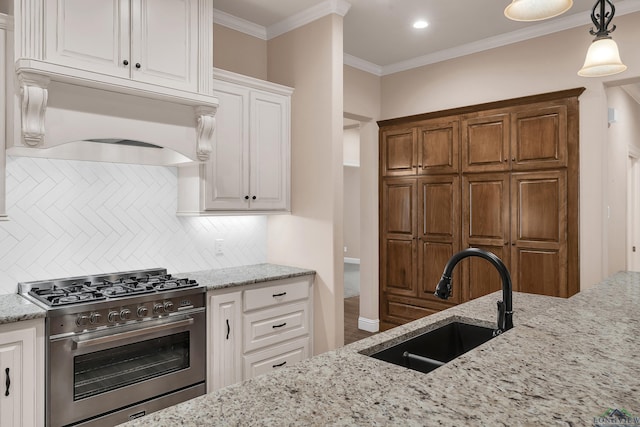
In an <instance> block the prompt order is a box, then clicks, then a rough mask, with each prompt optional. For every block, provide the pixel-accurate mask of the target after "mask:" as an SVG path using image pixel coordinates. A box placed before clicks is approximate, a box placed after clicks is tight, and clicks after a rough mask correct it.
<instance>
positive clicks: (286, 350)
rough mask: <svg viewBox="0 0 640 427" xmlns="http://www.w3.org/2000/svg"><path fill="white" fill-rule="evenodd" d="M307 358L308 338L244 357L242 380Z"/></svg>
mask: <svg viewBox="0 0 640 427" xmlns="http://www.w3.org/2000/svg"><path fill="white" fill-rule="evenodd" d="M308 357H309V338H308V337H306V338H303V339H299V340H296V341H293V342H290V343H287V344H283V345H279V346H277V347H272V348H269V349H267V350H263V351H259V352H256V353H253V354H250V355H248V356H244V379H245V380H247V379H249V378H253V377H255V376H257V375H261V374H265V373H267V372H271V371H273V370H276V369H281V368H284V367H286V366H291V365H293V364H295V363H297V362H299V361H301V360H304V359H306V358H308Z"/></svg>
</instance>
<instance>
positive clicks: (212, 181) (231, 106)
mask: <svg viewBox="0 0 640 427" xmlns="http://www.w3.org/2000/svg"><path fill="white" fill-rule="evenodd" d="M214 96H216V97H217V98H218V100H219V102H220V106H219V107H218V111H217V113H216V128H215V130H214V135H213V152H212V153H211V156H210V160H209V161H208V162H207V163H206V165H205V176H206V181H205V184H204V196H203V197H204V207H205V209H206V210H246V209H248V208H249V202H248V196H249V124H248V120H249V91H248V90H247V89H244V88H241V87H238V86H236V85H231V84H226V83H224V82H216V83H215V86H214ZM245 197H246V198H247V199H245Z"/></svg>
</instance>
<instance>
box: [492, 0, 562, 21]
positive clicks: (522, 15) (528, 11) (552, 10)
mask: <svg viewBox="0 0 640 427" xmlns="http://www.w3.org/2000/svg"><path fill="white" fill-rule="evenodd" d="M572 5H573V0H513V1H512V2H511V4H510V5H509V6H507V7H506V9H505V10H504V15H505V16H506V17H507V18H509V19H512V20H514V21H540V20H543V19H547V18H553V17H554V16H558V15H561V14H563V13H564V12H566V11H567V10H569V9H570V8H571V6H572Z"/></svg>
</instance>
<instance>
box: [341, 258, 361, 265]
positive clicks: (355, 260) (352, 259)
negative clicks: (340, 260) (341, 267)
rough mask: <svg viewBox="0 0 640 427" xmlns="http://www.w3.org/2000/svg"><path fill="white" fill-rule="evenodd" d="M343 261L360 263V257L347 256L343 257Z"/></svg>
mask: <svg viewBox="0 0 640 427" xmlns="http://www.w3.org/2000/svg"><path fill="white" fill-rule="evenodd" d="M344 262H346V263H347V264H360V258H347V257H344Z"/></svg>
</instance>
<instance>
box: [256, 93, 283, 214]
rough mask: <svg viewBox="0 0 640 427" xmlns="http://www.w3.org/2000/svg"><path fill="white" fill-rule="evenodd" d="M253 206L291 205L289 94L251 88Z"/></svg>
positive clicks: (276, 206)
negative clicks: (277, 93)
mask: <svg viewBox="0 0 640 427" xmlns="http://www.w3.org/2000/svg"><path fill="white" fill-rule="evenodd" d="M250 96H251V101H250V102H251V104H250V105H251V107H250V114H251V116H250V120H249V129H251V135H250V136H249V147H250V148H249V156H250V171H249V175H250V176H249V182H250V184H249V193H250V194H249V206H250V208H251V209H258V210H262V209H264V210H287V209H288V208H289V185H288V180H289V152H290V149H289V115H290V114H289V97H286V96H282V95H276V94H270V93H266V92H260V91H252V92H251V95H250Z"/></svg>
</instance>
